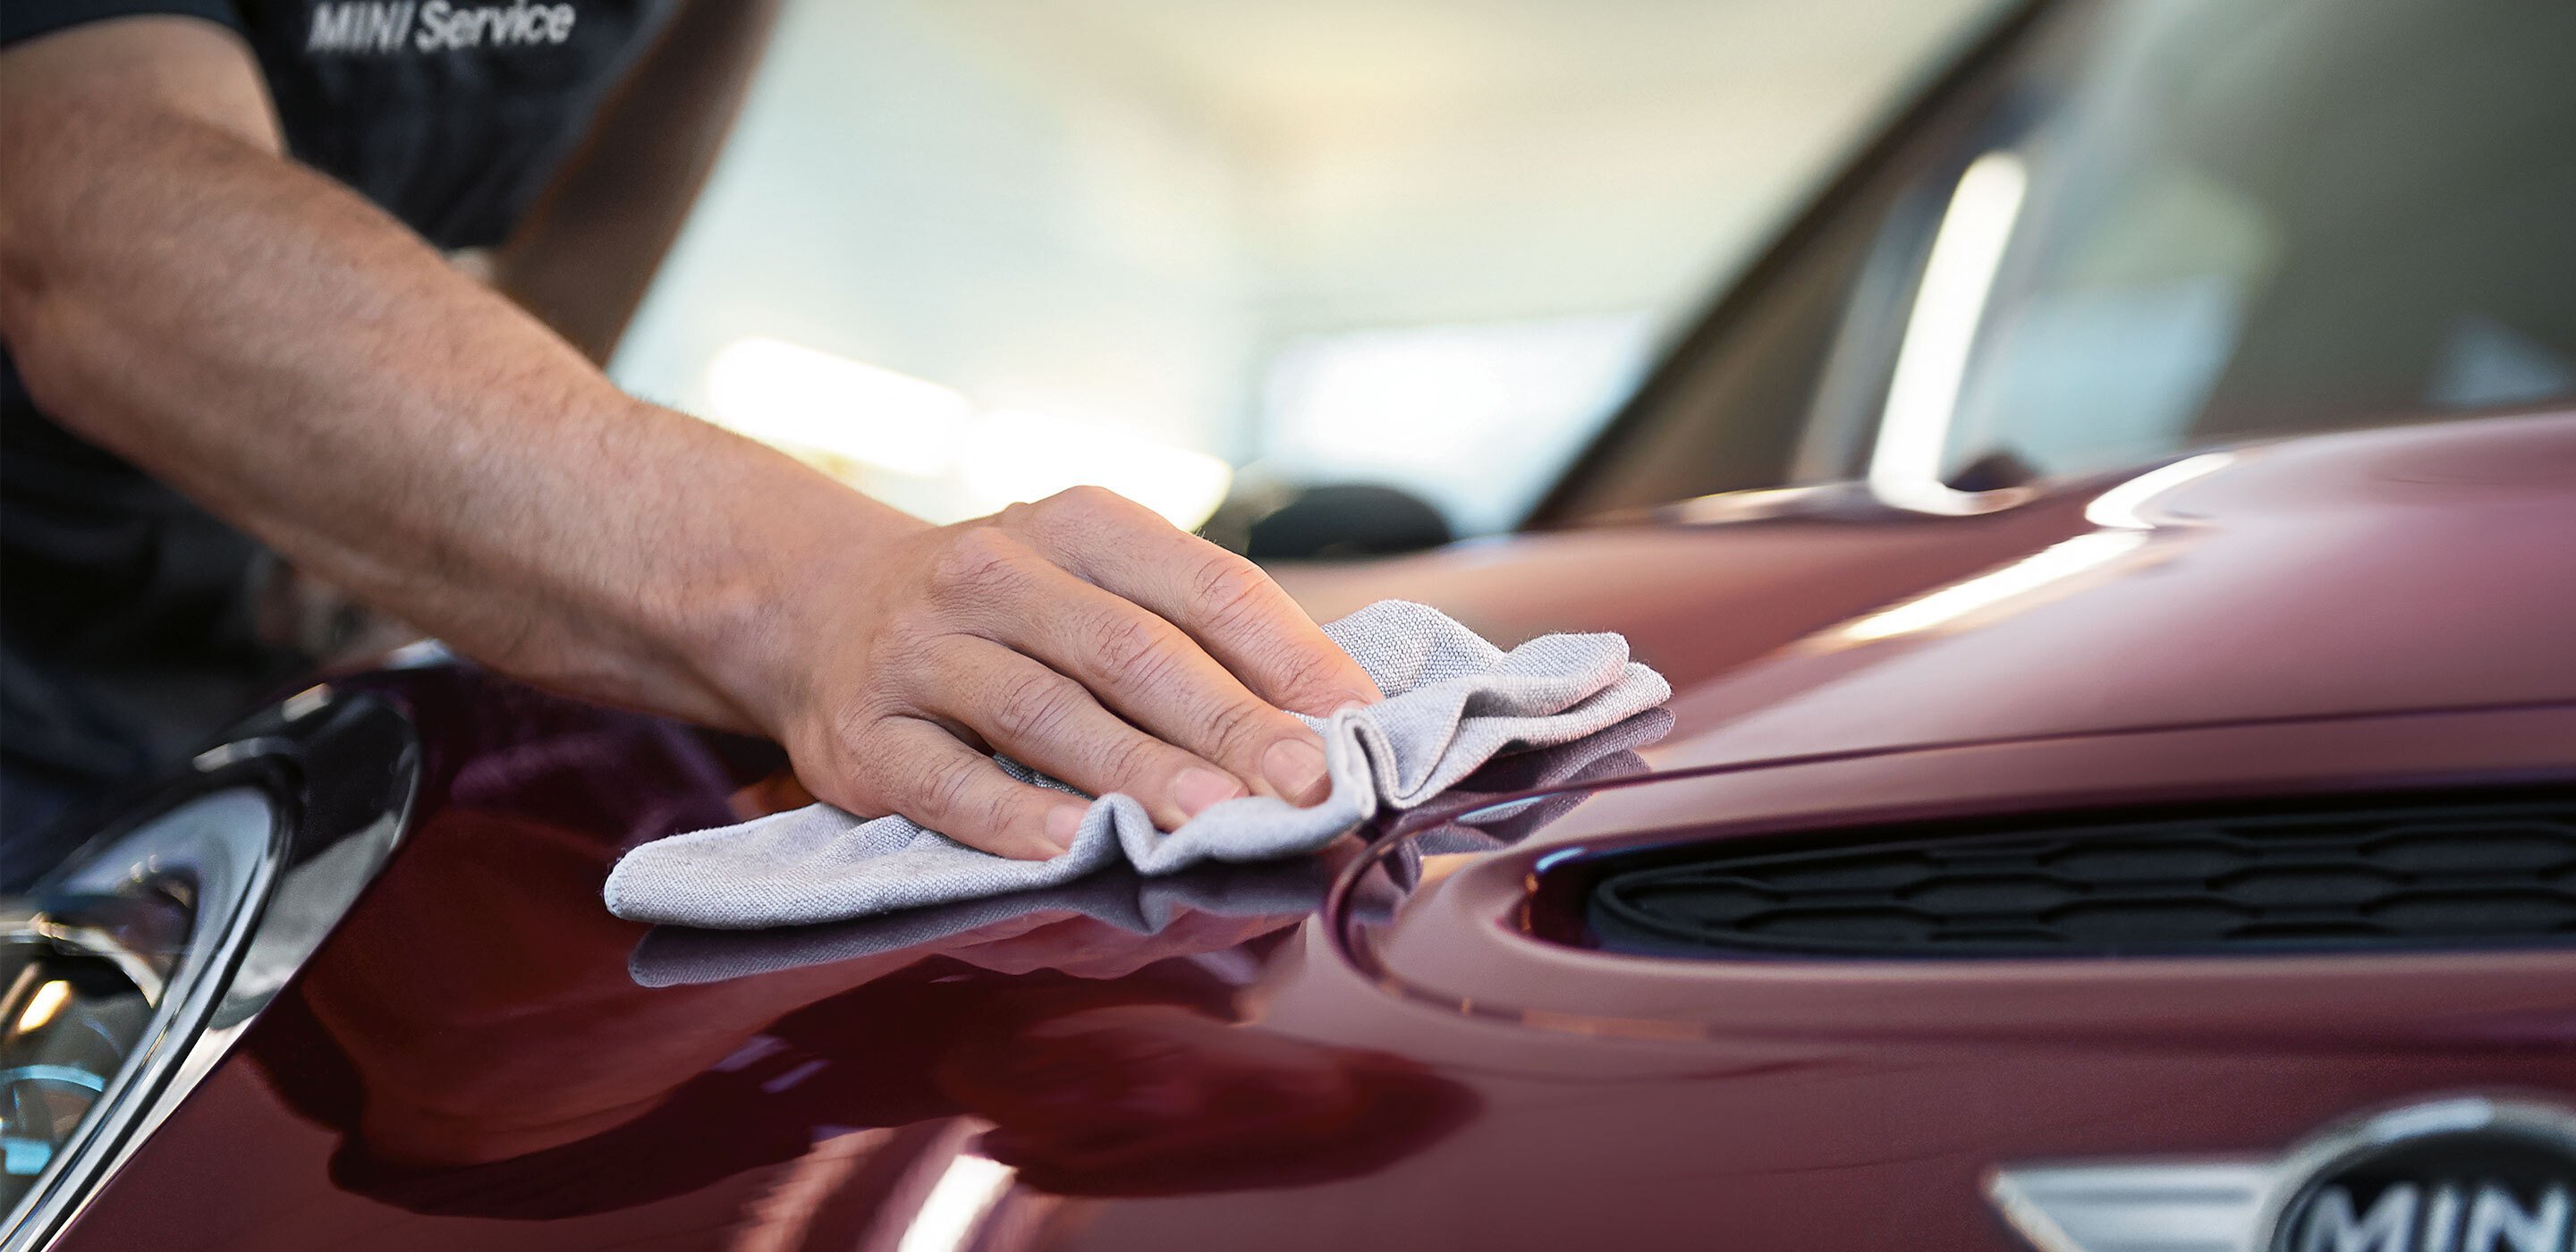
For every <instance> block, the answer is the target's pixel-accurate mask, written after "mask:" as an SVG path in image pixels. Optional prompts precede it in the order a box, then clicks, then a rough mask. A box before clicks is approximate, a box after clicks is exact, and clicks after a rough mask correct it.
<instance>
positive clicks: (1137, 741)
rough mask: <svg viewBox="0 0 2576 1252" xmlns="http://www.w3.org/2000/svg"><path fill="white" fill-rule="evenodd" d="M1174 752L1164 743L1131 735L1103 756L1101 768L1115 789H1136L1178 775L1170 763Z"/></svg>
mask: <svg viewBox="0 0 2576 1252" xmlns="http://www.w3.org/2000/svg"><path fill="white" fill-rule="evenodd" d="M1170 751H1171V749H1169V748H1166V747H1165V746H1163V744H1162V743H1160V742H1158V741H1156V740H1153V739H1148V738H1146V737H1145V736H1143V735H1128V736H1124V737H1122V738H1121V739H1120V740H1119V742H1117V743H1116V744H1114V745H1111V747H1110V748H1109V749H1108V750H1107V751H1106V752H1104V753H1103V754H1102V757H1101V762H1100V767H1101V769H1102V770H1104V771H1106V772H1107V774H1108V777H1109V778H1110V779H1112V780H1113V781H1114V783H1115V785H1118V786H1122V787H1133V786H1135V785H1137V784H1140V783H1143V782H1145V781H1147V780H1149V779H1159V778H1161V777H1162V776H1163V775H1166V774H1170V773H1174V772H1176V770H1175V768H1174V767H1173V766H1172V764H1171V762H1170V761H1169V760H1167V759H1166V758H1167V754H1168V753H1169V752H1170Z"/></svg>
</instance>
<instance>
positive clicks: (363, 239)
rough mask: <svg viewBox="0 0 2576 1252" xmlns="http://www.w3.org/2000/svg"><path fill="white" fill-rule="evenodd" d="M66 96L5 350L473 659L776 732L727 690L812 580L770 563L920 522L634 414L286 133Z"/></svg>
mask: <svg viewBox="0 0 2576 1252" xmlns="http://www.w3.org/2000/svg"><path fill="white" fill-rule="evenodd" d="M10 86H11V88H12V90H13V93H14V92H15V91H16V90H20V89H28V90H32V89H34V88H35V87H36V86H37V85H36V84H20V83H16V82H13V83H12V84H10ZM60 89H62V90H88V91H91V92H92V94H91V95H90V97H89V98H87V99H85V100H83V101H82V104H83V106H84V107H82V108H79V109H76V110H62V111H61V112H60V113H59V115H60V116H64V117H66V118H68V119H69V121H68V124H66V125H62V126H59V127H49V128H44V129H38V128H33V127H28V126H23V125H11V126H10V127H9V128H8V133H7V134H6V137H5V143H0V162H5V164H0V181H5V183H6V184H7V187H8V190H7V191H6V192H5V193H0V195H5V201H6V210H5V216H0V267H5V269H0V273H5V278H6V281H5V284H0V290H5V298H0V334H5V336H6V339H7V342H8V343H9V345H10V348H11V350H12V352H13V353H14V354H15V355H16V357H17V358H18V361H19V364H20V368H21V371H22V372H23V374H24V375H25V377H26V380H27V383H28V386H29V389H30V391H31V393H32V394H33V395H34V396H35V397H36V398H37V399H38V401H39V402H40V403H41V404H43V405H44V406H45V407H46V408H47V411H48V412H50V413H52V414H54V415H55V416H56V417H57V418H58V419H59V420H62V421H64V422H65V423H66V424H68V425H70V426H72V427H74V428H75V429H77V430H78V431H80V432H81V433H82V434H83V435H85V436H87V437H88V438H90V439H92V440H94V441H96V442H98V443H100V444H102V445H104V446H106V447H108V448H110V449H112V450H114V451H116V452H118V453H119V454H121V455H123V456H125V457H127V458H128V459H131V460H133V461H135V462H136V463H137V464H139V465H142V466H143V467H144V468H146V469H148V470H150V471H151V472H153V473H154V474H156V475H158V476H160V477H162V478H164V479H165V480H167V481H169V482H171V483H172V484H173V485H175V486H177V487H178V488H180V489H181V490H182V491H184V492H186V493H188V494H189V495H191V496H193V497H195V498H196V499H198V500H200V501H201V502H203V503H205V504H206V505H208V506H209V507H210V508H212V509H214V510H215V511H216V512H218V513H221V514H223V515H224V516H226V517H227V518H229V519H231V520H233V521H234V522H236V523H237V524H240V525H242V526H244V527H245V528H246V529H248V530H250V531H251V532H253V533H254V534H256V535H258V536H259V537H260V538H262V539H263V540H266V541H267V542H269V543H271V544H273V545H275V546H276V547H278V548H279V549H280V550H281V551H283V552H285V553H286V554H287V555H288V556H290V557H291V558H293V559H294V560H295V561H297V562H298V563H299V564H300V565H302V566H304V567H306V568H308V569H310V570H312V571H314V572H315V573H317V574H319V575H320V576H322V577H324V578H325V579H328V580H330V581H333V582H336V583H338V584H340V585H342V586H344V587H346V588H347V589H349V590H350V591H352V592H354V593H355V594H357V595H359V596H361V597H362V598H365V599H367V600H369V601H371V602H374V603H376V604H378V605H380V606H382V607H385V608H387V609H389V610H391V611H393V612H396V613H398V614H401V615H403V616H405V617H407V618H410V619H411V620H414V621H417V622H419V623H421V624H422V625H424V626H427V627H429V628H431V629H433V630H435V631H437V632H438V633H440V634H441V635H443V636H445V637H446V638H448V639H449V640H450V641H451V642H453V643H455V644H456V645H457V646H458V647H460V648H461V649H463V650H465V651H467V652H469V653H470V654H473V655H476V656H478V657H481V658H483V659H486V660H487V661H490V662H492V663H494V664H496V665H499V666H501V667H504V668H507V669H511V670H513V671H516V672H519V673H522V674H524V675H526V676H529V677H531V678H535V679H538V680H540V681H545V682H549V683H552V684H554V685H558V686H563V687H568V688H571V689H574V690H577V691H580V692H583V693H585V694H590V695H594V696H599V697H603V698H608V699H614V700H619V701H623V702H627V703H634V704H640V705H645V706H649V707H656V708H661V709H664V710H666V711H670V712H674V713H679V714H683V715H686V716H691V717H696V718H700V719H704V720H710V721H717V722H723V723H729V724H736V725H745V724H752V723H754V722H755V720H756V717H755V715H754V714H753V713H751V712H750V711H747V710H744V709H742V708H741V707H740V704H741V702H742V701H741V698H740V697H739V696H738V695H736V694H734V692H735V691H736V690H738V689H740V688H742V687H744V686H745V685H747V682H746V681H745V680H736V679H733V678H732V676H720V675H716V674H711V673H708V672H706V671H707V670H708V669H709V668H710V667H711V666H710V662H709V659H710V658H720V659H718V660H716V661H714V662H713V664H714V665H715V666H721V665H723V664H726V663H728V662H729V661H732V660H739V659H740V653H739V652H738V650H735V649H731V648H728V647H726V646H725V641H726V638H727V636H729V635H732V634H735V633H739V632H743V631H752V632H757V631H758V630H759V629H760V628H761V625H760V623H761V617H762V614H763V613H764V612H766V611H767V609H766V607H765V606H764V605H763V604H762V603H760V601H761V599H762V598H763V597H765V596H766V595H767V594H769V593H768V591H767V589H768V588H772V587H775V586H779V585H782V584H783V583H786V582H790V581H793V580H779V579H771V578H767V577H764V576H763V575H762V574H761V572H760V570H759V567H760V566H762V565H763V564H764V563H774V562H781V561H792V562H796V563H797V564H798V567H799V568H800V569H802V570H803V571H804V572H803V573H802V575H801V577H802V578H806V579H810V578H813V577H819V576H823V570H825V569H828V568H829V567H830V566H831V565H836V564H838V563H839V562H838V560H836V559H834V554H830V553H823V552H818V551H802V550H799V549H800V548H804V547H810V546H812V545H811V544H810V543H809V542H808V541H807V540H806V539H805V537H807V536H812V535H816V534H818V533H826V532H828V533H830V534H832V535H833V536H834V538H835V542H836V543H837V544H838V545H839V546H840V547H841V548H843V549H849V548H853V547H864V546H865V543H866V541H867V539H868V538H869V537H870V536H871V535H872V534H877V533H885V534H895V533H902V532H907V531H910V530H914V529H918V528H919V524H918V523H914V522H911V521H910V520H909V519H905V518H903V517H901V516H900V515H898V514H895V513H894V512H893V511H891V510H888V509H885V508H883V507H882V506H878V505H875V504H874V503H872V502H870V501H868V500H866V499H865V498H864V497H862V496H859V495H858V494H857V493H855V492H851V491H848V490H847V489H845V488H843V487H841V486H839V485H838V484H836V483H833V482H832V481H830V480H828V479H826V478H824V477H823V476H821V475H819V474H816V473H814V472H812V471H810V470H808V469H806V468H805V467H803V466H801V465H798V464H796V463H795V462H794V461H792V460H790V459H788V458H786V457H783V456H780V455H778V454H776V453H774V452H772V451H770V450H768V449H765V448H762V447H759V446H758V445H755V444H752V443H750V442H749V441H746V440H742V439H740V438H737V437H735V436H732V435H729V434H727V433H725V432H722V431H719V430H717V429H715V428H713V427H709V426H707V425H705V424H704V423H701V422H698V421H696V420H694V419H692V418H689V417H687V416H686V415H683V414H679V413H674V412H671V411H669V410H665V409H660V408H658V407H655V406H651V405H646V404H643V403H640V402H638V401H635V400H633V399H631V398H629V397H627V396H625V395H623V394H622V393H620V392H619V391H618V390H617V389H616V388H615V387H614V386H613V385H611V384H610V383H609V382H608V381H607V379H605V378H604V377H602V376H601V375H600V374H599V372H598V371H597V370H596V369H595V368H593V367H592V366H591V365H590V364H589V363H588V362H586V361H585V360H583V359H582V357H581V356H580V355H579V354H578V353H576V352H575V351H573V350H572V349H571V348H570V347H568V346H567V345H565V344H564V343H563V342H562V341H561V340H559V339H558V338H556V337H555V336H554V335H553V334H551V333H550V332H548V331H547V330H546V329H544V328H543V327H542V326H541V325H539V324H538V323H537V322H536V321H535V320H534V319H532V318H530V317H529V316H528V315H526V314H525V313H523V312H522V311H520V310H519V309H517V308H516V307H514V306H512V305H510V304H509V303H508V302H507V301H505V300H503V299H501V298H500V297H499V296H497V295H494V294H493V293H491V292H490V291H488V290H485V289H484V288H482V287H481V286H479V285H478V284H475V283H473V282H472V281H470V280H468V279H466V278H464V277H462V276H460V275H457V274H455V273H454V272H452V271H451V270H450V269H449V268H448V267H447V266H446V265H445V264H444V263H443V262H442V260H441V259H440V257H439V256H438V255H437V254H436V252H434V251H433V250H432V249H431V248H429V247H428V246H427V245H426V244H425V243H423V242H422V241H421V240H420V239H418V238H417V237H416V236H414V235H413V234H411V233H410V232H409V231H408V230H406V229H404V228H403V227H402V226H401V225H400V224H399V223H396V222H394V221H393V220H391V219H390V218H388V217H387V216H385V215H384V214H383V213H382V212H381V211H379V210H377V209H376V208H374V207H373V206H371V205H368V204H366V203H365V202H364V201H362V200H360V199H359V198H358V197H356V196H355V195H353V194H351V193H350V192H349V191H347V190H346V189H345V188H343V187H341V186H339V185H337V184H335V183H333V182H331V181H330V180H328V179H325V178H323V177H321V176H319V175H316V174H314V173H312V172H310V171H307V170H304V169H301V168H299V167H296V166H294V165H293V164H291V163H289V162H287V161H285V160H283V159H282V158H280V157H279V156H277V155H276V154H275V153H274V152H273V151H270V150H266V149H265V148H264V147H263V146H262V144H261V143H260V142H259V141H258V137H257V136H256V135H245V134H243V133H241V131H240V129H239V128H238V127H228V126H226V125H225V124H223V121H222V120H221V119H207V118H204V117H200V116H196V115H192V114H190V113H188V112H185V111H181V110H176V109H172V108H168V107H164V106H163V105H160V104H157V103H155V102H154V101H152V100H150V99H148V98H147V99H135V98H134V97H133V96H131V95H129V94H127V93H124V92H120V91H117V90H114V88H113V86H112V85H108V84H100V85H98V86H96V87H89V86H85V85H78V84H64V85H60ZM57 103H58V102H57ZM9 111H10V112H11V113H17V112H18V111H17V110H16V109H15V108H11V109H10V110H9ZM842 555H847V554H846V552H845V553H843V554H842ZM817 562H822V563H823V564H821V565H819V566H818V565H817Z"/></svg>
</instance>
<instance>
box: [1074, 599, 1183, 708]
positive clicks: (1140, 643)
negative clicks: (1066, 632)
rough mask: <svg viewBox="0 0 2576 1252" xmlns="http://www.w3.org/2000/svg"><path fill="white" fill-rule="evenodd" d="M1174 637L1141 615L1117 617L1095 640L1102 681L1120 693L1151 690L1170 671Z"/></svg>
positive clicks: (1119, 615)
mask: <svg viewBox="0 0 2576 1252" xmlns="http://www.w3.org/2000/svg"><path fill="white" fill-rule="evenodd" d="M1171 643H1172V641H1171V638H1170V637H1169V635H1168V634H1167V633H1166V632H1165V631H1164V630H1162V629H1158V628H1157V623H1155V622H1154V621H1152V620H1150V619H1148V618H1146V617H1144V616H1142V615H1141V614H1126V613H1121V614H1115V615H1112V616H1110V617H1109V618H1108V620H1106V621H1104V622H1103V623H1101V625H1100V626H1099V628H1098V630H1097V631H1096V632H1095V634H1094V636H1093V639H1092V645H1091V646H1092V657H1093V662H1094V663H1095V664H1096V665H1098V666H1099V673H1100V678H1101V681H1102V682H1104V683H1106V684H1108V685H1109V686H1111V687H1115V688H1118V689H1120V690H1133V689H1136V688H1140V687H1149V686H1152V685H1154V684H1155V683H1157V682H1159V681H1161V680H1162V677H1163V675H1164V674H1166V673H1168V672H1169V671H1170V668H1171V660H1172V659H1171Z"/></svg>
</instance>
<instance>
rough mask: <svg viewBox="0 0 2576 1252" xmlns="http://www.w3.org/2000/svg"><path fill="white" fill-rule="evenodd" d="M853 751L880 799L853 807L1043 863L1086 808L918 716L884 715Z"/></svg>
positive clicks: (1065, 842)
mask: <svg viewBox="0 0 2576 1252" xmlns="http://www.w3.org/2000/svg"><path fill="white" fill-rule="evenodd" d="M851 751H852V754H853V755H862V754H863V755H865V756H866V757H868V758H869V766H870V768H869V769H868V771H867V773H868V775H869V776H870V777H872V778H873V779H874V780H875V785H874V786H873V787H872V788H871V790H872V792H873V793H874V795H875V796H876V798H877V800H878V802H877V803H875V804H872V805H862V806H860V807H858V808H853V809H852V810H851V811H853V812H857V813H861V814H862V815H863V816H864V815H871V814H876V815H881V814H884V813H889V812H891V813H901V814H903V815H904V816H905V817H908V818H911V819H912V820H914V821H916V822H919V823H921V824H922V825H923V826H926V827H928V828H930V829H932V830H935V831H938V832H939V833H941V834H943V835H946V836H948V837H949V838H951V839H954V840H956V841H957V842H959V843H962V844H966V845H968V846H970V847H976V848H981V849H983V850H984V851H986V852H990V853H993V854H995V855H997V856H1007V857H1013V858H1016V859H1019V860H1024V861H1042V860H1045V859H1047V858H1048V857H1052V856H1054V855H1056V854H1057V853H1059V852H1062V851H1064V850H1065V849H1066V848H1069V847H1071V846H1073V837H1074V835H1075V834H1076V833H1078V832H1079V830H1080V828H1081V825H1082V814H1083V810H1084V809H1086V808H1088V807H1089V806H1088V805H1087V804H1086V803H1085V802H1084V801H1083V800H1082V799H1081V798H1080V797H1078V796H1069V795H1066V794H1064V793H1063V792H1061V791H1050V790H1048V789H1046V788H1044V787H1038V786H1032V785H1030V784H1028V783H1024V782H1021V781H1020V780H1018V779H1016V778H1013V777H1011V776H1010V775H1008V774H1005V773H1003V772H1002V767H1001V766H999V765H996V764H994V763H993V759H992V758H991V757H988V756H986V755H984V754H983V753H980V752H977V751H975V750H974V749H973V748H970V747H967V746H966V745H965V744H963V743H961V742H959V741H958V739H957V737H956V736H955V735H952V734H950V733H948V732H947V731H945V730H942V729H940V728H939V727H937V726H935V725H932V724H931V723H929V722H927V721H924V720H922V719H920V718H915V717H901V716H896V717H886V718H882V719H880V720H878V721H876V722H875V723H873V724H872V726H871V728H870V732H869V733H868V734H867V735H865V736H863V737H862V738H861V739H860V740H859V741H858V742H855V743H853V744H852V745H851ZM844 807H848V806H846V805H845V806H844Z"/></svg>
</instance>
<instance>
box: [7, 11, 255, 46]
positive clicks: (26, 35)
mask: <svg viewBox="0 0 2576 1252" xmlns="http://www.w3.org/2000/svg"><path fill="white" fill-rule="evenodd" d="M155 16H158V17H198V18H204V19H205V20H207V21H209V22H213V23H215V24H216V25H218V26H221V27H224V28H225V29H227V30H232V31H240V30H242V19H241V10H240V7H239V6H238V5H236V4H234V3H233V2H232V0H0V47H5V46H7V45H9V44H14V43H18V42H21V41H23V40H28V39H33V38H35V37H37V36H39V35H50V34H52V33H54V32H55V31H58V30H66V29H69V28H71V27H74V26H79V25H82V24H84V23H88V22H103V21H106V20H108V19H109V18H116V17H155Z"/></svg>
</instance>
